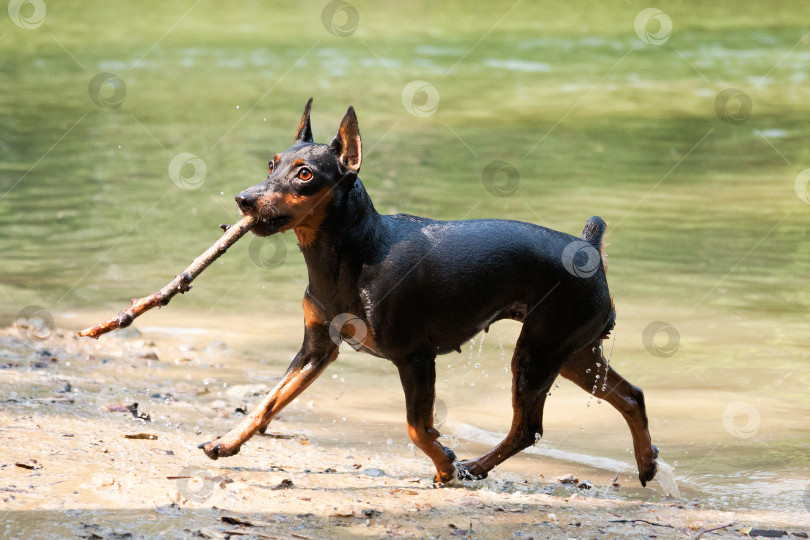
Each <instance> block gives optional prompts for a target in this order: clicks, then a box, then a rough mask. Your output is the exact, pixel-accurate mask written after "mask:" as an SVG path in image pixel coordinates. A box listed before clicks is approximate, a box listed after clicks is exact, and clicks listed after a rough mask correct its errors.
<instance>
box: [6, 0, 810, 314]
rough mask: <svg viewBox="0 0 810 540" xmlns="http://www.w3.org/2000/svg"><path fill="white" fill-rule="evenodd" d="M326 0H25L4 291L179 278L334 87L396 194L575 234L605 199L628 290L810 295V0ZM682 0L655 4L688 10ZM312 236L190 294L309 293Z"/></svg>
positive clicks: (42, 294) (712, 298) (784, 301)
mask: <svg viewBox="0 0 810 540" xmlns="http://www.w3.org/2000/svg"><path fill="white" fill-rule="evenodd" d="M326 5H327V4H326V3H325V2H303V3H295V4H294V5H293V4H278V3H270V2H213V1H200V2H196V3H195V2H181V3H177V2H173V3H166V2H137V3H117V2H114V3H110V2H59V3H56V2H51V3H48V4H47V15H46V16H45V18H44V21H42V23H41V26H39V27H38V28H34V29H23V28H20V27H18V26H17V25H15V24H14V23H13V21H12V20H11V17H10V16H5V14H3V16H2V17H0V36H2V37H0V58H2V60H0V85H1V86H2V93H0V194H1V195H0V196H2V202H0V226H1V227H2V233H3V234H2V236H0V254H2V255H0V257H2V258H1V259H0V265H1V266H0V298H2V302H3V312H4V314H5V315H14V314H16V313H17V311H19V309H20V308H22V307H23V306H25V305H27V304H39V305H41V306H43V307H45V308H46V309H48V310H51V311H53V312H59V311H62V310H66V309H74V308H92V309H97V308H103V307H105V306H106V307H111V308H117V307H118V306H120V304H121V300H126V299H128V298H130V297H131V296H139V295H141V294H144V293H145V292H147V291H151V290H152V289H154V288H156V287H158V286H160V285H162V284H163V283H165V282H166V281H167V278H171V277H172V276H173V275H174V274H175V273H177V272H179V271H180V270H181V269H182V268H184V267H185V265H186V263H187V262H188V261H189V260H190V259H191V258H193V257H194V256H196V255H197V254H199V253H200V252H201V251H202V250H203V249H204V248H205V247H207V246H208V245H209V244H210V243H211V242H212V241H213V240H214V239H215V238H216V236H217V235H218V230H217V229H216V225H217V224H219V223H220V222H226V221H229V220H233V219H234V217H235V215H236V214H235V205H234V203H233V196H234V195H235V194H236V193H237V192H238V191H240V190H241V189H243V188H245V187H247V186H250V185H253V184H256V183H258V182H260V181H262V180H263V178H264V176H265V163H266V161H267V160H268V158H269V157H270V156H271V155H272V154H273V153H275V152H277V151H280V150H284V149H286V148H287V147H288V146H289V145H290V143H291V140H292V135H293V132H294V129H295V127H296V125H297V121H298V119H299V117H300V114H301V111H302V109H303V105H304V103H305V102H306V100H307V98H309V97H310V96H314V98H315V105H314V112H313V124H314V125H313V127H314V131H315V135H316V138H317V139H318V140H319V141H322V142H328V140H330V139H331V137H332V136H333V134H334V132H335V130H336V128H337V124H338V121H339V120H340V117H341V115H342V113H343V112H344V111H345V109H346V107H347V106H348V105H349V104H352V105H354V106H355V108H356V109H357V111H358V115H359V119H360V125H361V131H362V135H363V141H364V146H365V156H364V157H365V159H364V163H363V168H362V172H361V178H362V179H363V181H364V182H365V184H366V186H367V188H368V189H369V191H370V193H371V195H372V197H373V199H374V201H375V203H376V205H377V206H378V208H379V210H380V211H383V212H407V213H414V214H424V215H429V216H432V217H437V218H446V219H454V218H462V217H466V218H477V217H509V218H513V219H520V220H527V221H532V222H535V223H540V224H544V225H547V226H550V227H553V228H558V229H560V230H563V231H566V232H569V233H572V234H578V233H579V232H580V231H581V228H582V225H583V224H584V222H585V220H586V219H587V218H588V217H589V216H591V215H593V214H597V215H600V216H602V217H603V218H604V219H605V220H606V221H608V222H609V224H610V225H611V227H610V228H609V237H608V238H609V242H610V243H611V246H610V257H611V261H612V262H613V263H614V264H613V265H612V266H611V269H610V279H611V287H612V290H614V291H615V293H616V294H617V295H618V297H620V298H621V299H622V301H625V302H628V303H631V304H633V303H636V302H647V301H649V300H651V299H652V300H655V301H657V302H659V301H665V302H666V303H667V304H668V305H672V304H673V303H674V304H678V305H679V307H680V308H681V309H682V310H685V311H688V310H689V309H691V308H692V306H694V305H695V304H696V303H698V302H699V301H701V299H703V300H702V302H701V304H700V306H699V309H702V310H705V309H723V310H726V309H728V310H734V311H736V312H740V313H742V314H748V315H757V316H758V315H761V314H763V313H767V314H769V315H774V316H781V315H786V316H795V315H798V314H803V313H806V310H807V307H808V295H809V294H810V290H809V288H808V272H807V269H808V261H810V247H809V246H808V242H807V240H808V234H810V232H808V229H810V227H808V225H809V224H810V206H808V205H807V204H806V203H805V202H803V201H802V200H801V199H800V198H799V197H798V196H797V195H796V193H795V192H794V180H795V179H796V177H797V174H798V173H799V172H800V171H802V170H803V169H804V168H806V167H808V166H810V147H808V145H807V144H806V138H805V137H804V135H805V134H806V132H807V110H808V107H810V105H808V104H810V99H809V98H810V88H809V87H808V60H810V41H808V38H807V35H806V34H807V32H808V29H809V28H810V27H809V26H808V22H809V21H810V5H808V4H807V3H802V2H792V3H784V2H733V3H712V4H711V5H707V4H705V3H699V4H698V3H688V2H683V3H679V4H678V5H677V6H661V7H662V8H663V9H665V10H666V16H667V17H669V18H670V20H671V21H672V30H671V32H669V33H667V34H666V39H665V40H664V41H665V42H664V43H662V44H660V45H654V44H650V43H646V42H645V41H644V40H642V39H641V38H640V37H639V36H638V35H637V33H636V31H635V30H636V28H635V27H636V26H638V25H639V23H638V22H636V20H635V19H636V17H637V15H638V14H639V12H640V10H641V9H642V8H645V7H648V6H645V5H640V4H635V3H624V2H613V3H610V4H607V3H600V2H568V3H565V4H557V5H554V6H549V5H541V4H538V3H533V2H518V3H513V2H491V3H486V4H485V5H480V6H474V5H468V4H464V3H455V2H448V3H442V4H441V5H436V4H435V3H431V2H408V3H406V4H403V5H401V6H395V5H391V4H386V5H385V6H381V5H379V4H376V3H366V2H354V3H353V4H352V5H349V6H348V7H346V6H344V7H343V8H341V9H338V10H336V11H335V12H334V17H333V18H332V19H331V21H332V22H333V24H334V26H333V27H327V26H326V25H325V24H324V21H323V18H324V16H323V15H324V10H325V6H326ZM22 9H23V13H22V15H23V17H25V16H26V15H29V16H31V15H34V13H33V7H32V5H30V4H29V5H23V6H22ZM26 10H27V11H26ZM657 24H658V25H660V21H657V20H656V19H653V20H650V21H649V22H648V23H647V25H646V26H642V27H641V28H642V30H643V29H645V28H646V30H647V31H648V32H649V33H650V35H652V36H653V37H654V36H656V35H657V34H656V33H657V32H658V33H660V32H662V31H663V32H666V30H667V29H666V28H661V27H660V26H656V25H657ZM341 28H342V29H343V30H341ZM330 29H332V30H333V31H334V32H335V33H337V34H341V33H345V34H349V35H346V36H343V37H341V36H340V35H335V34H334V33H331V32H330V31H329V30H330ZM352 30H353V31H352ZM661 35H663V34H661ZM99 73H109V74H112V75H114V76H116V77H118V78H120V80H121V81H123V83H124V84H125V89H122V90H121V91H122V92H123V94H121V95H119V96H115V95H113V94H114V93H115V90H116V88H115V87H113V86H112V83H108V84H106V85H103V86H101V88H100V90H96V91H95V93H96V95H99V93H100V95H101V99H113V100H116V99H118V98H122V99H123V101H122V102H121V103H120V104H119V106H118V107H117V108H105V107H103V106H99V105H97V104H96V103H94V101H93V100H92V99H91V98H90V95H89V94H90V93H92V92H93V91H94V90H93V89H90V88H89V87H90V84H91V81H92V80H93V78H94V77H95V76H96V75H97V74H99ZM413 80H422V81H425V82H426V83H428V84H430V85H432V87H433V88H435V91H436V93H437V94H438V96H439V98H440V101H439V104H438V108H437V109H436V110H435V113H434V114H432V115H430V116H427V117H420V116H415V115H412V114H410V113H409V112H408V111H407V110H406V108H405V107H404V106H403V95H402V92H403V89H404V88H405V86H406V85H407V84H408V83H409V82H411V81H413ZM727 88H737V89H740V90H741V91H742V92H744V94H745V96H747V97H748V98H749V99H750V102H751V104H752V110H751V112H750V118H748V119H747V120H746V121H744V122H743V123H741V124H739V125H735V124H732V123H728V122H726V121H724V120H723V119H721V118H719V117H718V115H717V113H716V111H715V100H716V97H717V95H718V94H719V93H720V92H721V91H723V90H724V89H727ZM426 99H427V96H426V94H425V93H424V92H422V93H417V94H416V95H415V96H414V100H415V101H414V102H415V104H416V106H417V107H419V106H420V105H424V104H425V103H424V101H425V100H426ZM420 100H421V101H420ZM739 107H740V102H739V101H738V100H736V101H735V100H732V101H730V102H729V104H728V109H729V111H730V114H732V115H733V114H735V112H740V113H742V114H743V115H744V114H745V113H746V111H745V110H743V111H736V109H735V108H739ZM741 118H745V116H741ZM183 152H186V153H191V154H194V155H196V156H198V157H199V158H200V159H201V160H202V161H203V162H204V165H205V178H204V181H203V182H202V185H201V186H200V187H199V188H198V189H196V190H184V189H181V188H180V187H178V186H177V185H176V184H175V183H174V182H173V181H172V179H171V177H170V174H169V170H168V167H169V163H170V161H171V159H172V158H173V157H174V156H175V155H177V154H179V153H183ZM495 160H501V161H504V162H507V163H508V164H510V165H511V166H513V167H514V168H515V169H516V170H517V172H518V174H519V184H518V188H517V191H516V192H515V193H514V195H512V196H510V197H498V196H494V195H492V194H490V193H489V192H488V191H487V190H486V189H485V187H484V185H483V183H482V171H483V169H484V167H485V166H486V165H487V164H488V163H490V162H492V161H495ZM194 172H195V170H194V169H193V168H192V166H191V165H187V166H186V168H185V169H183V172H182V174H184V175H186V176H189V175H191V174H193V173H194ZM496 182H502V183H503V182H505V179H504V177H503V175H501V176H499V177H496ZM294 240H295V239H294V237H293V235H289V234H288V235H285V238H284V243H285V246H286V249H287V255H286V257H282V256H281V254H280V253H279V254H277V253H276V252H275V250H276V249H277V248H278V246H277V245H276V244H275V243H273V244H269V245H267V246H264V252H263V253H264V254H263V256H264V257H266V258H268V257H269V258H270V259H272V261H273V262H274V263H275V262H276V261H278V260H279V259H281V258H283V264H280V265H274V266H272V268H269V269H262V268H259V267H258V266H255V265H253V264H250V261H251V259H250V258H249V253H248V252H249V247H250V246H249V243H250V242H248V241H243V242H241V243H240V244H238V245H237V246H236V247H235V248H234V249H233V253H230V254H229V255H228V256H227V257H225V258H223V259H222V261H221V263H218V264H217V266H216V268H213V269H212V270H211V271H209V272H206V274H204V276H203V277H202V278H201V279H200V281H199V282H198V284H197V285H198V286H197V287H196V288H195V291H194V294H193V295H187V296H186V297H183V298H182V299H178V300H176V302H177V303H178V304H180V303H182V304H183V305H185V306H187V307H206V306H207V307H211V306H213V305H214V304H216V306H217V309H219V310H233V309H237V308H238V309H240V310H245V309H248V310H250V309H255V310H264V309H265V307H266V305H267V304H266V302H267V300H272V301H273V302H274V303H277V305H278V306H279V307H283V309H291V310H296V309H300V307H299V302H300V297H301V293H302V291H303V287H304V283H303V281H302V280H304V279H305V273H304V268H303V260H302V258H301V256H300V254H299V253H298V252H297V248H296V246H295V242H294ZM258 247H262V246H258ZM258 247H257V246H254V251H256V252H258ZM268 253H269V254H268ZM274 256H275V257H276V258H274ZM732 269H733V271H732ZM730 271H731V273H730V274H729V272H730ZM721 280H722V281H721ZM237 282H238V286H236V287H234V285H235V284H236V283H237ZM718 282H721V286H719V287H717V288H716V289H713V288H714V287H715V286H716V285H717V284H718ZM704 296H705V298H704ZM285 306H286V307H285ZM274 309H275V308H274Z"/></svg>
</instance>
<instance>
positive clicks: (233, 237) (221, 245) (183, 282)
mask: <svg viewBox="0 0 810 540" xmlns="http://www.w3.org/2000/svg"><path fill="white" fill-rule="evenodd" d="M255 224H256V219H255V218H253V217H247V216H245V217H243V218H242V219H241V220H239V222H237V223H235V224H233V225H230V226H225V225H220V226H221V227H222V228H223V229H225V234H223V235H222V236H220V237H219V240H217V241H216V242H214V245H212V246H211V247H210V248H208V249H207V250H205V253H203V254H202V255H200V256H199V257H197V258H196V259H194V260H193V261H192V262H191V264H190V265H189V266H188V268H186V269H185V270H184V271H183V273H182V274H180V275H179V276H177V277H175V278H174V279H173V280H172V281H171V283H169V284H168V285H166V286H165V287H163V288H162V289H160V290H159V291H158V292H156V293H153V294H150V295H149V296H144V297H143V298H134V299H133V300H132V303H131V304H130V306H129V307H128V308H126V309H124V310H122V311H121V312H120V313H119V314H118V315H116V316H115V317H113V318H111V319H109V320H107V321H104V322H102V323H99V324H97V325H95V326H91V327H90V328H85V329H84V330H82V331H81V332H79V333H78V334H77V335H78V336H81V337H91V338H93V339H98V338H99V336H101V335H104V334H106V333H107V332H112V331H113V330H115V329H116V328H126V327H127V326H129V325H130V324H132V321H133V320H135V318H136V317H139V316H140V315H143V313H144V312H146V311H148V310H150V309H152V308H153V307H159V306H165V305H166V304H168V303H169V301H170V300H171V299H172V298H173V297H174V295H176V294H177V293H181V294H182V293H184V292H186V291H187V290H189V289H190V288H191V287H189V284H190V283H191V282H192V281H194V278H196V277H197V276H198V275H200V273H201V272H202V271H203V270H205V269H206V268H208V267H209V266H210V265H211V263H212V262H214V261H215V260H217V259H218V258H219V256H220V255H222V254H223V253H225V251H227V250H228V248H229V247H231V246H232V245H233V244H234V243H236V241H237V240H239V239H240V238H241V237H242V236H244V235H245V233H247V232H248V231H249V230H250V229H251V228H252V227H253V225H255Z"/></svg>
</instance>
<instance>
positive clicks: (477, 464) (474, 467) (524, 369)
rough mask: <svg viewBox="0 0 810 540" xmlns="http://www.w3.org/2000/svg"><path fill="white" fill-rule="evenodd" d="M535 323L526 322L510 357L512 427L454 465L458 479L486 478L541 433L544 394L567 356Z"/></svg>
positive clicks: (534, 321)
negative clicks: (485, 450)
mask: <svg viewBox="0 0 810 540" xmlns="http://www.w3.org/2000/svg"><path fill="white" fill-rule="evenodd" d="M541 327H542V324H541V322H540V321H539V320H536V319H534V320H532V319H529V320H527V321H526V322H525V323H524V324H523V330H522V331H521V333H520V337H519V338H518V341H517V345H516V346H515V354H514V356H513V357H512V414H513V417H512V426H511V428H510V430H509V434H508V435H507V436H506V438H505V439H504V440H503V441H501V443H500V444H498V445H497V446H496V447H495V448H493V449H492V450H490V451H489V452H488V453H486V454H484V455H483V456H481V457H479V458H476V459H472V460H467V461H462V462H460V463H458V464H457V468H458V475H459V478H463V479H480V478H486V476H487V473H489V471H490V470H492V468H493V467H495V466H496V465H498V464H499V463H502V462H503V461H504V460H506V459H507V458H509V457H510V456H513V455H515V454H517V453H518V452H520V451H521V450H523V449H524V448H527V447H529V446H531V445H533V444H534V443H535V441H536V436H537V435H541V436H542V434H543V406H544V404H545V401H546V394H547V392H548V391H549V388H551V385H552V383H553V382H554V379H556V378H557V374H558V373H559V371H560V366H561V365H562V364H563V362H564V361H565V359H566V358H567V357H568V356H569V354H570V353H563V352H560V351H559V350H558V349H559V347H557V346H556V344H551V343H549V342H548V340H547V339H545V338H544V337H543V335H542V331H541Z"/></svg>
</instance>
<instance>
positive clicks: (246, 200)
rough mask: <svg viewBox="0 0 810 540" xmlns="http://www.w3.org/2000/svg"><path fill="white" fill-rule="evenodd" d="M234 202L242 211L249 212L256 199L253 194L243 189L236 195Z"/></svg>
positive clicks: (253, 206)
mask: <svg viewBox="0 0 810 540" xmlns="http://www.w3.org/2000/svg"><path fill="white" fill-rule="evenodd" d="M236 204H237V205H238V206H239V210H241V211H242V212H250V211H251V210H253V209H254V208H255V206H256V199H255V198H254V197H253V195H251V194H249V193H247V192H245V191H243V192H242V193H240V194H239V195H237V196H236Z"/></svg>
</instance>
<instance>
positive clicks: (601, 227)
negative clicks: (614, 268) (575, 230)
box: [580, 216, 608, 272]
mask: <svg viewBox="0 0 810 540" xmlns="http://www.w3.org/2000/svg"><path fill="white" fill-rule="evenodd" d="M606 229H607V223H605V222H604V220H602V218H600V217H599V216H593V217H592V218H590V219H589V220H588V222H587V223H585V228H584V229H582V236H581V237H580V238H582V240H584V241H586V242H588V243H589V244H590V245H592V246H593V247H595V248H596V249H598V250H599V255H600V256H601V257H602V267H603V268H604V269H605V272H607V268H608V260H607V253H605V247H607V244H605V242H604V241H603V240H602V237H603V236H605V230H606Z"/></svg>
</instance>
